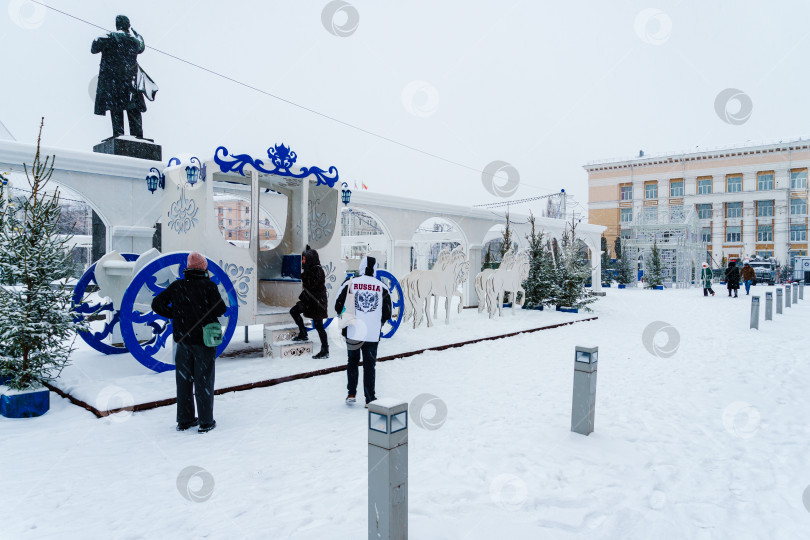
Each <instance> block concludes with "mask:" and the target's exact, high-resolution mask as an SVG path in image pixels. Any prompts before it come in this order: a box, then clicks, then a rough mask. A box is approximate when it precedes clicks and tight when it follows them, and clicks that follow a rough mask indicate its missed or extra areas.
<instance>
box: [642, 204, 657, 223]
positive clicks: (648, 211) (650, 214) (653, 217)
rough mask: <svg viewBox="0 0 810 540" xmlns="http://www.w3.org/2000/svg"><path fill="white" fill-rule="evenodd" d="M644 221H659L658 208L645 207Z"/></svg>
mask: <svg viewBox="0 0 810 540" xmlns="http://www.w3.org/2000/svg"><path fill="white" fill-rule="evenodd" d="M644 221H652V222H655V221H658V207H657V206H645V207H644Z"/></svg>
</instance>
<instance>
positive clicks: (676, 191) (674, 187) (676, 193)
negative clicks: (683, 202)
mask: <svg viewBox="0 0 810 540" xmlns="http://www.w3.org/2000/svg"><path fill="white" fill-rule="evenodd" d="M669 196H670V197H683V180H678V181H677V182H670V183H669Z"/></svg>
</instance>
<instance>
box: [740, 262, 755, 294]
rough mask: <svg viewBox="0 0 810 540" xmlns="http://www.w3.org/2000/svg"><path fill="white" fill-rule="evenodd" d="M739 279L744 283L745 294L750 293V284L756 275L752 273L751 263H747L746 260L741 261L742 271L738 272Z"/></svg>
mask: <svg viewBox="0 0 810 540" xmlns="http://www.w3.org/2000/svg"><path fill="white" fill-rule="evenodd" d="M740 279H742V281H743V283H744V284H745V294H750V292H751V284H752V283H753V282H754V280H756V279H757V275H756V274H755V273H754V269H753V268H751V265H750V264H748V261H747V260H746V261H745V262H744V263H743V267H742V271H741V272H740Z"/></svg>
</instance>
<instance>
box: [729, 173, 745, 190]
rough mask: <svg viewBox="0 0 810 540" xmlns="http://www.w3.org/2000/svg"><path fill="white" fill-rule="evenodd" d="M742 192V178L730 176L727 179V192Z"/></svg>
mask: <svg viewBox="0 0 810 540" xmlns="http://www.w3.org/2000/svg"><path fill="white" fill-rule="evenodd" d="M738 191H742V176H729V177H728V178H726V192H728V193H737V192H738Z"/></svg>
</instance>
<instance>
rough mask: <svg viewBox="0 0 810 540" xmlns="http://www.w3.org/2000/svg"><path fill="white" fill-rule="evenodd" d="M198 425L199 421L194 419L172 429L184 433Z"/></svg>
mask: <svg viewBox="0 0 810 540" xmlns="http://www.w3.org/2000/svg"><path fill="white" fill-rule="evenodd" d="M199 423H200V421H199V419H197V418H195V419H194V420H192V421H191V422H185V423H182V424H177V427H176V428H174V429H176V430H177V431H186V430H187V429H189V428H193V427H194V426H196V425H199Z"/></svg>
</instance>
